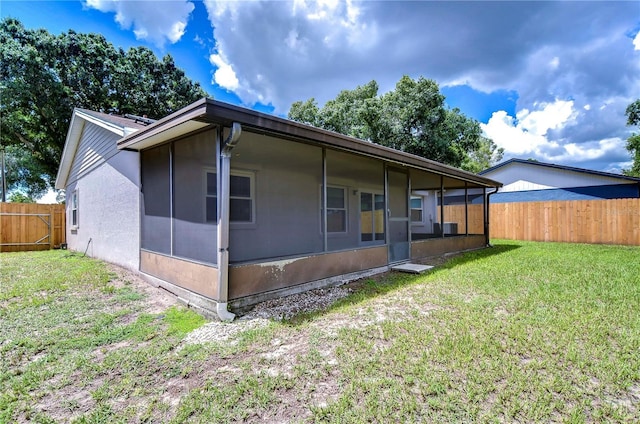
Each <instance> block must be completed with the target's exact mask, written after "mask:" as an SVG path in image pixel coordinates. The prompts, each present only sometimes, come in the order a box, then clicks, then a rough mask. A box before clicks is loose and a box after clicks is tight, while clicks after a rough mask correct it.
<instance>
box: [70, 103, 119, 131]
mask: <svg viewBox="0 0 640 424" xmlns="http://www.w3.org/2000/svg"><path fill="white" fill-rule="evenodd" d="M73 114H74V115H77V116H79V117H81V118H82V119H84V120H85V121H87V122H91V123H92V124H95V125H97V126H99V127H102V128H104V129H106V130H109V131H111V132H112V133H115V134H117V135H118V136H120V137H124V136H125V134H126V128H125V127H122V126H120V125H116V124H114V123H112V122H107V121H104V120H102V119H99V118H96V117H95V116H93V115H89V114H88V113H85V112H82V111H80V110H77V109H76V110H75V111H74V112H73Z"/></svg>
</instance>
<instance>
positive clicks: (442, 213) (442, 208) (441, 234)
mask: <svg viewBox="0 0 640 424" xmlns="http://www.w3.org/2000/svg"><path fill="white" fill-rule="evenodd" d="M440 237H442V238H444V176H442V175H440Z"/></svg>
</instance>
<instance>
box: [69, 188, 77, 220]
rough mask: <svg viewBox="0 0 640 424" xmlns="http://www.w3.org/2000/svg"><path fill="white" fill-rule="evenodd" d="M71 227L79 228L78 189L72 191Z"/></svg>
mask: <svg viewBox="0 0 640 424" xmlns="http://www.w3.org/2000/svg"><path fill="white" fill-rule="evenodd" d="M70 210H71V227H72V228H78V190H73V193H71V208H70Z"/></svg>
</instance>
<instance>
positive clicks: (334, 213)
mask: <svg viewBox="0 0 640 424" xmlns="http://www.w3.org/2000/svg"><path fill="white" fill-rule="evenodd" d="M346 232H347V196H346V189H345V188H343V187H329V186H327V233H346Z"/></svg>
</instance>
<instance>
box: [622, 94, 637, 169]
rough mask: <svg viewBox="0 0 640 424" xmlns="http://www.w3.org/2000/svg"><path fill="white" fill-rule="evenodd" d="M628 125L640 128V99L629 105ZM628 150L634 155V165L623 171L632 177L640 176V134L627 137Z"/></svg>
mask: <svg viewBox="0 0 640 424" xmlns="http://www.w3.org/2000/svg"><path fill="white" fill-rule="evenodd" d="M625 113H626V115H627V125H628V126H636V127H639V129H640V99H638V100H636V101H635V102H633V103H631V104H630V105H629V106H627V110H626V112H625ZM627 150H628V151H629V153H631V156H632V157H633V165H632V166H631V168H630V169H625V170H624V171H623V173H624V174H625V175H629V176H631V177H640V134H637V133H632V134H631V136H629V138H628V139H627Z"/></svg>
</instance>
